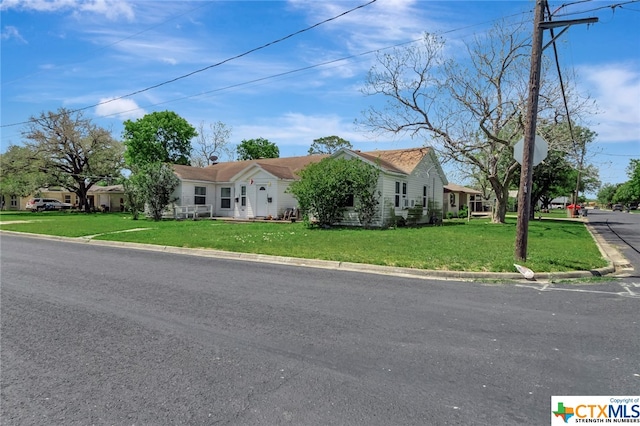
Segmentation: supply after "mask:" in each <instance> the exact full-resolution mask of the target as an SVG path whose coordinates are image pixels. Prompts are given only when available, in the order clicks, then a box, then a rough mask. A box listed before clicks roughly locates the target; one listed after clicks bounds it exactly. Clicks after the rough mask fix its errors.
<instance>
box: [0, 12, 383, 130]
mask: <svg viewBox="0 0 640 426" xmlns="http://www.w3.org/2000/svg"><path fill="white" fill-rule="evenodd" d="M376 1H378V0H370V1H369V2H367V3H364V4H361V5H359V6H356V7H354V8H351V9H349V10H347V11H345V12H342V13H340V14H338V15H335V16H333V17H331V18H328V19H325V20H323V21H320V22H317V23H315V24H313V25H311V26H309V27H306V28H303V29H301V30H298V31H295V32H293V33H290V34H288V35H286V36H284V37H281V38H279V39H276V40H274V41H270V42H268V43H265V44H263V45H261V46H258V47H254V48H253V49H249V50H247V51H245V52H243V53H240V54H238V55H235V56H232V57H229V58H227V59H224V60H222V61H220V62H216V63H214V64H211V65H208V66H206V67H204V68H200V69H197V70H195V71H191V72H189V73H187V74H183V75H181V76H178V77H175V78H172V79H170V80H165V81H163V82H161V83H157V84H154V85H152V86H148V87H146V88H144V89H140V90H136V91H134V92H131V93H128V94H126V95H121V96H117V97H115V98H111V99H108V100H106V101H102V102H98V103H96V104H93V105H88V106H85V107H82V108H77V109H73V110H71V111H69V112H70V113H75V112H80V111H84V110H87V109H90V108H94V107H97V106H100V105H105V104H108V103H110V102H114V101H117V100H120V99H124V98H128V97H131V96H134V95H138V94H140V93H144V92H147V91H149V90H152V89H156V88H158V87H161V86H165V85H167V84H171V83H174V82H176V81H179V80H182V79H185V78H188V77H191V76H192V75H195V74H198V73H201V72H203V71H206V70H209V69H211V68H215V67H218V66H220V65H223V64H226V63H227V62H230V61H233V60H235V59H239V58H242V57H244V56H247V55H249V54H251V53H254V52H257V51H259V50H262V49H265V48H267V47H270V46H273V45H274V44H277V43H281V42H283V41H285V40H288V39H290V38H292V37H295V36H297V35H300V34H302V33H305V32H307V31H310V30H312V29H314V28H317V27H319V26H320V25H323V24H326V23H328V22H331V21H335V20H336V19H338V18H341V17H343V16H345V15H347V14H349V13H351V12H354V11H356V10H358V9H362V8H364V7H367V6H369V5H371V4H373V3H375V2H376ZM32 121H33V120H27V121H23V122H19V123H11V124H2V125H0V128H2V127H13V126H18V125H23V124H28V123H30V122H32Z"/></svg>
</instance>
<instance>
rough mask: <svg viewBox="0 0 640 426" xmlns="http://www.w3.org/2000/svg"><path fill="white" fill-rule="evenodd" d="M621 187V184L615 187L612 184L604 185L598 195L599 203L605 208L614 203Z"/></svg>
mask: <svg viewBox="0 0 640 426" xmlns="http://www.w3.org/2000/svg"><path fill="white" fill-rule="evenodd" d="M619 186H620V184H617V185H614V184H611V183H605V184H604V185H602V187H600V190H599V191H598V194H597V198H598V203H600V204H601V205H603V206H606V205H608V204H611V203H613V199H614V197H615V195H616V191H617V190H618V187H619Z"/></svg>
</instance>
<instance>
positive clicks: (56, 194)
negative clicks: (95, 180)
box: [4, 185, 124, 211]
mask: <svg viewBox="0 0 640 426" xmlns="http://www.w3.org/2000/svg"><path fill="white" fill-rule="evenodd" d="M36 196H38V197H42V198H55V199H57V200H60V201H62V202H63V203H69V204H72V205H74V206H76V207H77V206H78V205H79V204H80V199H79V198H78V196H77V195H76V194H75V192H70V191H68V190H66V189H64V188H59V187H49V188H40V189H39V190H38V192H37V193H36V194H35V195H30V196H28V197H17V196H12V197H7V198H9V200H8V201H9V202H8V203H7V202H6V201H7V200H6V199H5V205H4V209H5V210H25V208H26V205H27V202H28V201H29V200H30V199H31V198H34V197H36ZM87 198H88V200H89V205H90V206H91V207H95V208H98V209H100V208H104V209H105V210H109V211H121V210H123V209H124V188H123V186H122V185H110V186H98V185H93V186H92V187H91V188H89V191H88V192H87Z"/></svg>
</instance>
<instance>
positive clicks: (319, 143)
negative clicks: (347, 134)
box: [309, 136, 353, 155]
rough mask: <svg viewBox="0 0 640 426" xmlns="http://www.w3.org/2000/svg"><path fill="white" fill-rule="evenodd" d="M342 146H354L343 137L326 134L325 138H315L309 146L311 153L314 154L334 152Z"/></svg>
mask: <svg viewBox="0 0 640 426" xmlns="http://www.w3.org/2000/svg"><path fill="white" fill-rule="evenodd" d="M340 148H349V149H351V148H353V146H352V145H351V142H349V141H348V140H345V139H342V138H341V137H339V136H325V137H323V138H318V139H314V140H313V143H312V144H311V148H309V155H314V154H333V153H334V152H336V151H338V150H339V149H340Z"/></svg>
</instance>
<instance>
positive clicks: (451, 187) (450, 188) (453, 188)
mask: <svg viewBox="0 0 640 426" xmlns="http://www.w3.org/2000/svg"><path fill="white" fill-rule="evenodd" d="M444 192H464V193H466V194H482V192H480V191H478V190H477V189H473V188H467V187H466V186H462V185H456V184H455V183H448V184H446V185H445V186H444Z"/></svg>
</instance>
